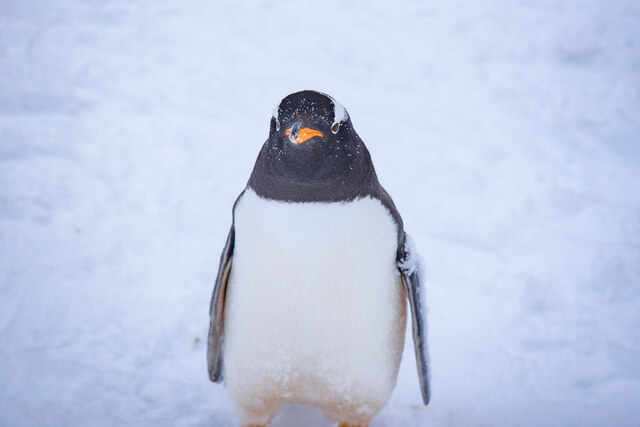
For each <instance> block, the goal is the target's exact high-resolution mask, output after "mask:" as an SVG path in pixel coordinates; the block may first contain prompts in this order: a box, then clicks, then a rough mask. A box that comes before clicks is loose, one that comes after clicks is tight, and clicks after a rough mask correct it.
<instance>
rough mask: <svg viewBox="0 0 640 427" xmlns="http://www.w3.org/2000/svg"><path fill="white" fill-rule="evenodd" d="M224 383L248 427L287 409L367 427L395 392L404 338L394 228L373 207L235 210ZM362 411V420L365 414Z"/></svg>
mask: <svg viewBox="0 0 640 427" xmlns="http://www.w3.org/2000/svg"><path fill="white" fill-rule="evenodd" d="M235 230H236V231H235V233H236V234H235V249H234V256H233V264H232V267H231V276H230V279H229V285H228V291H227V297H226V308H225V344H224V366H225V378H226V382H227V387H228V389H229V392H230V394H231V396H232V398H233V400H234V401H235V403H236V406H237V407H238V410H239V412H240V413H241V414H243V417H244V418H245V421H246V422H256V423H259V422H265V421H268V419H270V418H271V417H272V416H274V415H275V413H276V412H277V411H278V409H279V407H280V406H281V405H282V404H284V403H300V404H309V405H314V406H318V407H320V408H321V409H323V410H324V411H325V414H326V415H327V416H328V417H330V418H334V419H342V420H345V419H353V420H356V419H357V418H358V417H360V418H362V420H364V421H368V420H369V419H370V418H371V417H372V415H373V414H375V413H377V412H378V411H379V410H380V409H381V408H382V407H383V406H384V404H385V403H386V401H387V400H388V398H389V396H390V394H391V392H392V390H393V387H394V386H395V381H396V375H397V372H398V366H399V363H400V358H401V355H402V348H403V345H404V332H405V322H406V320H405V319H406V315H405V293H404V289H403V288H402V285H401V281H400V276H399V274H398V271H397V267H396V250H397V240H396V225H395V222H394V221H393V219H392V217H391V215H390V214H389V212H388V211H387V209H386V208H385V207H384V206H383V205H382V203H381V202H380V201H379V200H377V199H373V198H363V199H358V200H355V201H353V202H350V203H285V202H277V201H273V200H266V199H262V198H260V197H259V196H257V195H256V194H255V193H254V192H253V191H252V190H251V189H247V191H246V192H245V193H244V195H243V196H242V198H241V199H240V201H239V202H238V204H237V206H236V209H235ZM358 414H359V415H358Z"/></svg>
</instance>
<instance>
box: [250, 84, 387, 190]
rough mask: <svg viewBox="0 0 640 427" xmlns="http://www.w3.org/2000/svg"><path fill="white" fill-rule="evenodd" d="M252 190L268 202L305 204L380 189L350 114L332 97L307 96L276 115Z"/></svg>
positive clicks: (297, 96) (294, 97)
mask: <svg viewBox="0 0 640 427" xmlns="http://www.w3.org/2000/svg"><path fill="white" fill-rule="evenodd" d="M249 186H250V187H251V188H253V189H254V190H255V191H256V192H257V193H258V194H260V195H261V196H263V197H266V198H270V199H277V200H286V201H294V202H306V201H342V200H353V199H354V198H356V197H362V196H364V195H367V194H372V193H373V192H375V188H377V187H379V184H378V180H377V178H376V175H375V171H374V169H373V164H372V163H371V158H370V156H369V152H368V151H367V149H366V147H365V146H364V143H363V142H362V140H361V139H360V137H359V136H358V134H357V133H356V132H355V130H354V129H353V125H352V124H351V119H350V118H349V114H348V113H347V111H346V110H345V109H344V108H343V107H342V106H341V105H340V104H339V103H338V102H337V101H335V100H334V99H333V98H331V97H330V96H328V95H325V94H323V93H320V92H315V91H310V90H306V91H302V92H296V93H293V94H291V95H289V96H287V97H286V98H284V99H283V100H282V101H281V102H280V104H278V106H277V107H276V108H275V109H274V111H273V116H272V118H271V127H270V131H269V139H268V140H267V141H266V143H265V144H264V146H263V147H262V151H261V152H260V155H259V156H258V160H257V161H256V165H255V168H254V170H253V173H252V175H251V178H250V179H249Z"/></svg>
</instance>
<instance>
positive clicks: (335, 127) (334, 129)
mask: <svg viewBox="0 0 640 427" xmlns="http://www.w3.org/2000/svg"><path fill="white" fill-rule="evenodd" d="M339 130H340V122H335V123H334V124H333V126H331V132H333V133H338V131H339Z"/></svg>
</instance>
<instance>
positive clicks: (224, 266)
mask: <svg viewBox="0 0 640 427" xmlns="http://www.w3.org/2000/svg"><path fill="white" fill-rule="evenodd" d="M234 243H235V229H234V226H233V225H232V226H231V229H230V230H229V235H228V236H227V242H226V243H225V245H224V249H223V250H222V255H220V266H219V267H218V276H217V277H216V284H215V286H214V288H213V295H212V296H211V306H210V307H209V314H210V316H211V321H210V323H209V340H208V346H207V364H208V367H209V378H210V379H211V381H213V382H216V383H219V382H222V379H223V378H222V344H223V341H224V305H225V297H226V293H227V283H228V282H229V273H230V272H231V260H232V258H233V248H234Z"/></svg>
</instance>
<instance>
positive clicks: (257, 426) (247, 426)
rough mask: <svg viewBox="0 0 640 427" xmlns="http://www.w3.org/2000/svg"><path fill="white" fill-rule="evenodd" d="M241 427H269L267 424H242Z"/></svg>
mask: <svg viewBox="0 0 640 427" xmlns="http://www.w3.org/2000/svg"><path fill="white" fill-rule="evenodd" d="M242 427H269V425H268V424H244V425H243V426H242Z"/></svg>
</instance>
